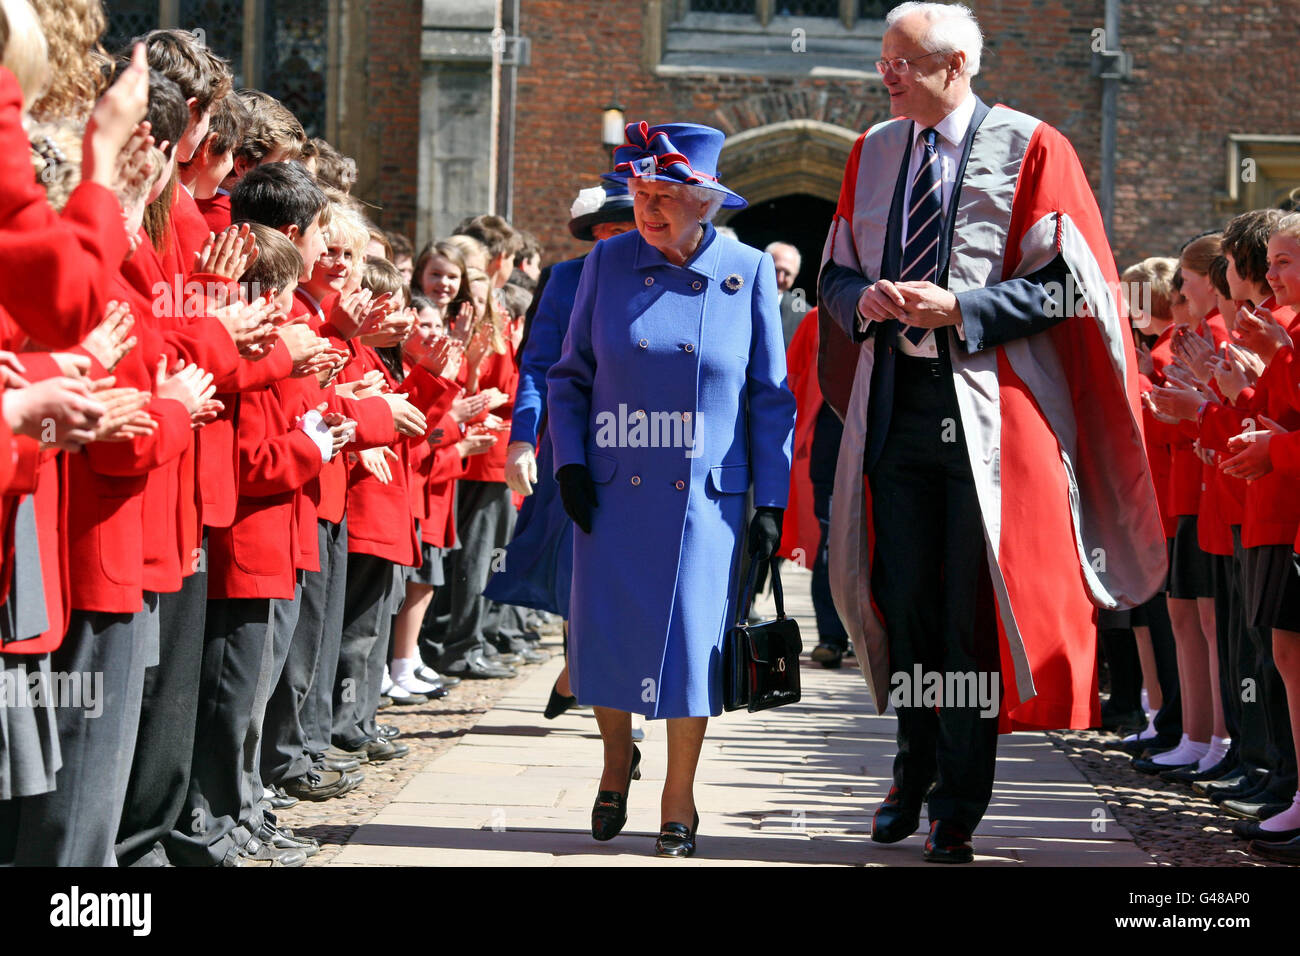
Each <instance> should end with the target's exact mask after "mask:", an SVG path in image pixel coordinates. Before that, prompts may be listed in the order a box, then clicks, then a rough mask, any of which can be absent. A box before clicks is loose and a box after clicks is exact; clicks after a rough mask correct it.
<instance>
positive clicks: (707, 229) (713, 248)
mask: <svg viewBox="0 0 1300 956" xmlns="http://www.w3.org/2000/svg"><path fill="white" fill-rule="evenodd" d="M717 235H718V233H717V230H716V229H714V228H713V223H711V222H706V223H704V238H703V239H701V240H700V246H699V248H698V249H696V250H695V254H694V255H692V256H691V257H690V258H689V259H688V260H686V264H685V265H683V266H677V265H676V264H674V263H672V262H669V261H668V260H667V259H666V258H664V254H663V253H662V252H660V251H659V250H658V249H656V248H655V247H654V246H652V245H650V243H648V242H646V241H645V237H643V236H642V235H641V234H640V233H638V234H637V247H636V262H635V263H634V267H635V268H637V269H656V268H659V267H660V266H670V267H672V268H675V269H676V268H680V269H689V270H690V271H691V272H694V273H696V274H698V275H702V276H704V277H705V278H706V279H716V278H717V277H718V259H719V258H720V257H721V254H722V243H721V242H718V241H717Z"/></svg>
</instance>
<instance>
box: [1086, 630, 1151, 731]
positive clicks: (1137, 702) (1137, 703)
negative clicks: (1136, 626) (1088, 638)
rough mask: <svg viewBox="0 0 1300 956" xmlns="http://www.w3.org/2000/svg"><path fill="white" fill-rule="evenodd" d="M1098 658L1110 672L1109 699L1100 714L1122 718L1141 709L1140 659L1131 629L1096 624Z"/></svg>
mask: <svg viewBox="0 0 1300 956" xmlns="http://www.w3.org/2000/svg"><path fill="white" fill-rule="evenodd" d="M1097 639H1098V643H1099V644H1100V645H1101V653H1102V657H1103V658H1105V661H1106V667H1107V669H1108V670H1109V671H1110V700H1109V701H1108V702H1107V706H1105V707H1103V708H1102V711H1103V713H1102V716H1103V717H1107V716H1115V717H1123V716H1127V715H1128V714H1130V713H1132V712H1133V711H1136V710H1141V709H1142V660H1141V658H1139V657H1138V652H1137V644H1136V642H1135V641H1134V640H1133V630H1132V629H1131V628H1127V627H1101V626H1100V625H1098V627H1097Z"/></svg>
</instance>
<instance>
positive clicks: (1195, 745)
mask: <svg viewBox="0 0 1300 956" xmlns="http://www.w3.org/2000/svg"><path fill="white" fill-rule="evenodd" d="M1209 749H1210V745H1209V744H1208V743H1199V742H1197V741H1195V740H1191V739H1189V738H1188V736H1187V735H1186V734H1183V739H1182V742H1181V743H1179V744H1178V746H1177V747H1175V748H1174V749H1173V750H1168V751H1166V752H1164V753H1162V754H1156V755H1155V756H1154V757H1152V758H1151V762H1152V763H1156V764H1160V766H1162V767H1181V766H1184V765H1186V764H1189V763H1198V762H1199V761H1200V759H1201V758H1202V757H1204V756H1205V752H1206V751H1207V750H1209Z"/></svg>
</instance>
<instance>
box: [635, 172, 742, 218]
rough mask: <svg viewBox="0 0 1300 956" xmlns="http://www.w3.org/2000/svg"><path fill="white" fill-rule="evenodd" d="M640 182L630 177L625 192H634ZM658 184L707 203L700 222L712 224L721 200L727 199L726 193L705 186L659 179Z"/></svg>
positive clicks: (720, 205)
mask: <svg viewBox="0 0 1300 956" xmlns="http://www.w3.org/2000/svg"><path fill="white" fill-rule="evenodd" d="M641 182H642V180H640V179H637V178H636V177H635V176H633V177H630V178H629V179H628V181H627V191H628V192H629V193H634V192H636V190H637V187H638V186H639V184H640V183H641ZM658 182H662V183H670V184H671V185H673V186H677V187H678V188H680V189H683V190H685V192H686V194H687V195H688V196H690V197H691V198H692V199H697V200H699V201H700V202H706V203H708V204H709V205H708V207H707V208H706V209H705V210H704V211H703V212H701V213H700V222H712V221H713V217H714V216H716V215H717V214H718V210H719V209H721V208H722V203H723V200H725V199H726V198H727V195H726V193H723V192H721V191H719V190H717V189H710V188H708V187H707V186H695V185H692V184H690V183H679V182H677V181H675V180H672V179H660V180H658Z"/></svg>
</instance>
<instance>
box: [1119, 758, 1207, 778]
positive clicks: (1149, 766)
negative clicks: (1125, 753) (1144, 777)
mask: <svg viewBox="0 0 1300 956" xmlns="http://www.w3.org/2000/svg"><path fill="white" fill-rule="evenodd" d="M1131 766H1132V767H1133V769H1134V770H1136V771H1138V772H1139V773H1149V774H1151V775H1152V776H1155V775H1156V774H1160V773H1164V772H1165V771H1166V770H1186V769H1187V768H1188V767H1191V768H1192V769H1193V770H1195V769H1196V763H1178V764H1169V763H1156V762H1155V761H1154V760H1151V759H1148V758H1146V757H1134V758H1133V761H1132V764H1131Z"/></svg>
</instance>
